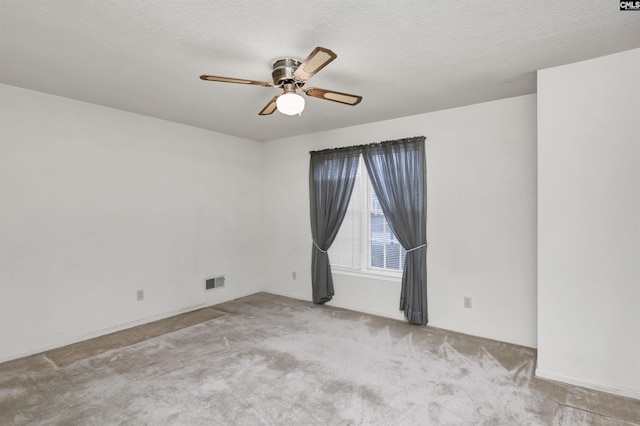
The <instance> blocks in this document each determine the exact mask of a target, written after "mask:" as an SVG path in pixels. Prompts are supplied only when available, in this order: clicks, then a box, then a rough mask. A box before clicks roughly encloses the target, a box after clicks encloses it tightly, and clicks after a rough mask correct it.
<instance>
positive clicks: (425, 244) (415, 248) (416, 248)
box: [316, 243, 429, 253]
mask: <svg viewBox="0 0 640 426" xmlns="http://www.w3.org/2000/svg"><path fill="white" fill-rule="evenodd" d="M428 245H429V243H424V244H423V245H421V246H418V247H414V248H412V249H409V250H405V252H407V253H409V252H410V251H414V250H418V249H420V248H422V247H426V246H428ZM316 247H318V246H316Z"/></svg>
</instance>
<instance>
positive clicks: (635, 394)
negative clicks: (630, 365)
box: [536, 368, 640, 399]
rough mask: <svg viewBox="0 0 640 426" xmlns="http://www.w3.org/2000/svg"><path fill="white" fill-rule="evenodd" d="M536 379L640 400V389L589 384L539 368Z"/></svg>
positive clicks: (585, 381)
mask: <svg viewBox="0 0 640 426" xmlns="http://www.w3.org/2000/svg"><path fill="white" fill-rule="evenodd" d="M536 377H538V378H541V379H547V380H553V381H556V382H562V383H567V384H569V385H574V386H580V387H582V388H587V389H593V390H597V391H600V392H606V393H611V394H614V395H618V396H624V397H626V398H634V399H640V390H639V389H627V388H618V387H614V386H607V385H602V384H599V383H593V382H589V381H587V380H581V379H576V378H575V377H569V376H564V375H562V374H557V373H553V372H551V371H545V370H541V369H539V368H536Z"/></svg>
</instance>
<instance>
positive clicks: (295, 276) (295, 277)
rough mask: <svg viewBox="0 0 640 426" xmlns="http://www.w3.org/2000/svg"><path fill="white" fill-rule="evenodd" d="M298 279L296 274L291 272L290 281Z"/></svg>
mask: <svg viewBox="0 0 640 426" xmlns="http://www.w3.org/2000/svg"><path fill="white" fill-rule="evenodd" d="M297 278H298V274H297V273H296V271H293V272H291V279H294V280H295V279H297Z"/></svg>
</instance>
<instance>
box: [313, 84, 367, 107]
mask: <svg viewBox="0 0 640 426" xmlns="http://www.w3.org/2000/svg"><path fill="white" fill-rule="evenodd" d="M304 93H305V94H307V95H308V96H312V97H314V98H319V99H326V100H328V101H333V102H339V103H341V104H345V105H358V104H359V103H360V101H362V96H358V95H350V94H349V93H342V92H334V91H333V90H325V89H318V88H317V87H311V88H309V89H306V90H304Z"/></svg>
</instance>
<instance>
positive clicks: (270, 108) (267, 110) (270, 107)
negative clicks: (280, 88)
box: [258, 95, 280, 115]
mask: <svg viewBox="0 0 640 426" xmlns="http://www.w3.org/2000/svg"><path fill="white" fill-rule="evenodd" d="M279 97H280V95H275V96H274V97H273V99H271V100H270V101H269V103H268V104H266V105H265V107H264V108H262V111H260V112H259V113H258V115H270V114H273V112H274V111H275V110H276V109H277V105H276V100H277V99H278V98H279Z"/></svg>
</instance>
